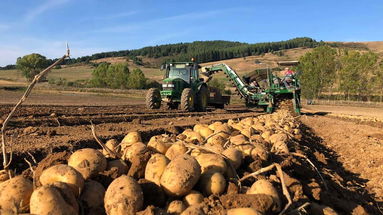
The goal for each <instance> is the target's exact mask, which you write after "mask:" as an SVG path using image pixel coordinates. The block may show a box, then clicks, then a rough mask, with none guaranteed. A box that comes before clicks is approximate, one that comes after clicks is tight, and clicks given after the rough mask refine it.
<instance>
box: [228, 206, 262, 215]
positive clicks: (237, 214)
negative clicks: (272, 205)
mask: <svg viewBox="0 0 383 215" xmlns="http://www.w3.org/2000/svg"><path fill="white" fill-rule="evenodd" d="M245 214H246V215H263V213H261V212H258V211H257V210H255V209H254V208H233V209H230V210H227V215H245Z"/></svg>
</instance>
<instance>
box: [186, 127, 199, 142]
mask: <svg viewBox="0 0 383 215" xmlns="http://www.w3.org/2000/svg"><path fill="white" fill-rule="evenodd" d="M182 134H185V135H186V139H185V141H186V142H195V141H197V142H199V143H202V142H203V138H202V136H201V135H200V134H199V133H198V132H195V131H193V130H191V129H186V130H185V131H184V132H182Z"/></svg>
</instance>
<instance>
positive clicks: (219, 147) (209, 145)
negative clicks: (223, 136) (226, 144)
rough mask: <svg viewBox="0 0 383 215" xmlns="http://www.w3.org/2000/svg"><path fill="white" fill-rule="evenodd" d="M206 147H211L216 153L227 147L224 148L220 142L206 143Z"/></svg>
mask: <svg viewBox="0 0 383 215" xmlns="http://www.w3.org/2000/svg"><path fill="white" fill-rule="evenodd" d="M204 147H205V148H206V149H209V150H211V151H213V152H215V153H222V152H223V151H224V150H225V149H224V148H223V146H221V145H219V144H214V145H212V144H205V145H204Z"/></svg>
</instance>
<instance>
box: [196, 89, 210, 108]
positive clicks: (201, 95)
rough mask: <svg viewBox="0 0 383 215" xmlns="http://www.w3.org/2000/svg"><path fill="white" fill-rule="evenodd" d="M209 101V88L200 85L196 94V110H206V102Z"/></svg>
mask: <svg viewBox="0 0 383 215" xmlns="http://www.w3.org/2000/svg"><path fill="white" fill-rule="evenodd" d="M208 101H209V90H208V89H207V87H206V86H201V89H200V90H199V92H198V94H197V110H198V111H206V107H207V103H208Z"/></svg>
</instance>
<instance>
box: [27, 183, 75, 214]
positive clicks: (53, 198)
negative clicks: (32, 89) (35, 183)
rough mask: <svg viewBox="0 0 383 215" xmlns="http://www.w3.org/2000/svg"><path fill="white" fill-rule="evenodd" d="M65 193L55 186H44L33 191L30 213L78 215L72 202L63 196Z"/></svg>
mask: <svg viewBox="0 0 383 215" xmlns="http://www.w3.org/2000/svg"><path fill="white" fill-rule="evenodd" d="M64 192H65V191H64V190H61V189H60V188H58V187H56V186H54V185H44V186H41V187H39V188H37V189H36V190H35V191H33V193H32V196H31V199H30V213H31V214H39V215H44V214H46V215H50V214H57V215H66V214H68V215H72V214H78V210H76V208H75V207H73V205H71V204H72V201H70V200H69V199H67V196H65V195H63V194H62V193H64ZM69 192H71V191H69ZM67 194H68V192H67ZM72 195H73V194H72ZM77 207H78V206H77Z"/></svg>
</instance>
